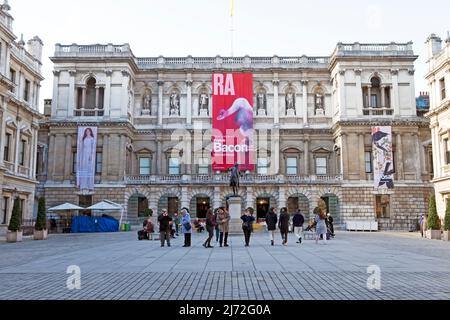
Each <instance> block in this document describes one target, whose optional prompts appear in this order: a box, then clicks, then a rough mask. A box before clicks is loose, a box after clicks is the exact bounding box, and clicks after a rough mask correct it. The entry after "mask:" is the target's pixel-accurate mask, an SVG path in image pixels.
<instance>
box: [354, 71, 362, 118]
mask: <svg viewBox="0 0 450 320" xmlns="http://www.w3.org/2000/svg"><path fill="white" fill-rule="evenodd" d="M361 72H362V70H361V69H355V75H356V108H357V109H358V115H359V116H361V115H363V108H364V92H363V88H362V81H361Z"/></svg>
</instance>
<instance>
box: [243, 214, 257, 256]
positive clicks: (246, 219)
mask: <svg viewBox="0 0 450 320" xmlns="http://www.w3.org/2000/svg"><path fill="white" fill-rule="evenodd" d="M253 213H254V212H253V209H252V208H247V209H246V210H245V212H244V214H243V215H242V217H241V220H242V230H243V231H244V238H245V246H246V247H248V246H250V237H251V235H252V232H253V223H254V222H255V220H256V219H255V217H254V216H253Z"/></svg>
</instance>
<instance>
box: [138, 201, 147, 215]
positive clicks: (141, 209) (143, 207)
mask: <svg viewBox="0 0 450 320" xmlns="http://www.w3.org/2000/svg"><path fill="white" fill-rule="evenodd" d="M147 209H148V199H147V198H146V197H138V217H145V216H146V211H147Z"/></svg>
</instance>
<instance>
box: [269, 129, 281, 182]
mask: <svg viewBox="0 0 450 320" xmlns="http://www.w3.org/2000/svg"><path fill="white" fill-rule="evenodd" d="M271 143H272V146H273V148H272V151H271V152H272V153H271V158H272V155H273V161H274V164H273V165H271V166H270V167H271V168H272V169H273V172H270V174H273V175H277V174H279V173H280V129H272V142H271Z"/></svg>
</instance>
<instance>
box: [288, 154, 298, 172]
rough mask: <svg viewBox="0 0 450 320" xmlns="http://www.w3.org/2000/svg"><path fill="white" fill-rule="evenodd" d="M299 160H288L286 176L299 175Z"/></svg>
mask: <svg viewBox="0 0 450 320" xmlns="http://www.w3.org/2000/svg"><path fill="white" fill-rule="evenodd" d="M297 168H298V166H297V158H294V157H292V158H287V159H286V174H287V175H289V176H296V175H297V174H298V169H297Z"/></svg>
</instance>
